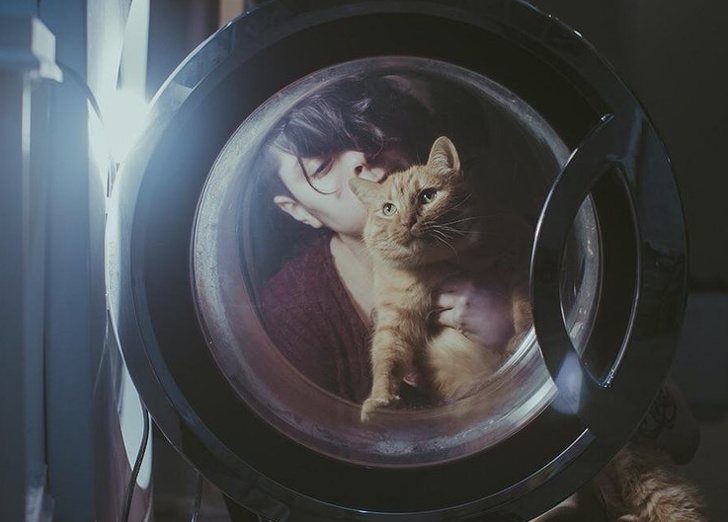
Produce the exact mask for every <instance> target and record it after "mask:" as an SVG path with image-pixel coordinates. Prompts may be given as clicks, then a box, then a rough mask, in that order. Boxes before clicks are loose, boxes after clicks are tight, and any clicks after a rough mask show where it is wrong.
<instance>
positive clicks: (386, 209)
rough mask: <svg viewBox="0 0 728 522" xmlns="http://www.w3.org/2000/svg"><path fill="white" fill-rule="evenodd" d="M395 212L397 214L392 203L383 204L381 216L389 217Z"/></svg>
mask: <svg viewBox="0 0 728 522" xmlns="http://www.w3.org/2000/svg"><path fill="white" fill-rule="evenodd" d="M395 212H397V207H395V206H394V204H393V203H385V204H384V205H382V214H384V215H385V216H391V215H393V214H394V213H395Z"/></svg>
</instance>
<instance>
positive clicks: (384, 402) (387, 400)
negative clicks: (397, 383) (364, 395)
mask: <svg viewBox="0 0 728 522" xmlns="http://www.w3.org/2000/svg"><path fill="white" fill-rule="evenodd" d="M398 401H399V397H397V396H396V395H395V396H393V397H369V398H368V399H367V400H365V401H364V403H363V404H362V405H361V421H362V422H369V419H370V416H371V413H372V412H373V411H376V410H381V409H383V408H389V407H391V406H393V405H395V404H396V403H397V402H398Z"/></svg>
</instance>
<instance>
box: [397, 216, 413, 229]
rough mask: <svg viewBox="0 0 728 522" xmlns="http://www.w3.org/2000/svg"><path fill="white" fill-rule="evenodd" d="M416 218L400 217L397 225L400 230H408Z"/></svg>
mask: <svg viewBox="0 0 728 522" xmlns="http://www.w3.org/2000/svg"><path fill="white" fill-rule="evenodd" d="M416 221H417V218H416V217H415V216H402V217H401V218H400V220H399V224H400V225H402V228H406V229H410V228H412V227H413V226H414V224H415V222H416Z"/></svg>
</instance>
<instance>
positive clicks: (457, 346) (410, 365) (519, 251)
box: [350, 136, 532, 420]
mask: <svg viewBox="0 0 728 522" xmlns="http://www.w3.org/2000/svg"><path fill="white" fill-rule="evenodd" d="M350 185H351V188H352V190H353V191H354V193H355V194H356V195H357V196H358V197H359V199H361V200H362V202H363V203H364V204H365V205H366V206H367V207H368V210H369V213H368V217H367V223H366V225H365V227H364V241H365V243H366V245H367V248H368V250H369V252H370V253H371V256H372V259H373V278H374V289H373V297H374V309H375V313H376V324H375V329H374V336H373V339H372V346H371V357H372V373H373V384H372V391H371V394H370V396H369V398H367V399H366V401H365V402H364V404H363V405H362V413H361V415H362V420H367V418H368V416H369V414H370V413H371V412H372V411H373V410H375V409H377V408H382V407H387V406H391V405H393V404H394V403H395V402H396V401H397V400H398V396H397V393H398V390H399V386H400V383H401V381H402V379H403V378H404V377H405V375H406V374H408V373H409V372H411V371H413V370H416V371H417V373H418V379H419V382H422V383H423V388H424V389H426V390H429V392H430V393H431V394H432V395H433V396H434V398H435V399H437V398H439V399H445V398H447V399H456V398H459V397H463V396H465V395H467V394H469V393H471V392H473V391H475V390H476V389H477V388H478V386H479V385H482V384H483V383H484V382H485V381H486V380H487V379H488V377H490V376H491V375H492V374H493V373H494V371H495V370H496V369H497V368H498V367H499V366H500V365H501V364H502V362H503V360H504V358H505V357H506V356H507V355H508V354H509V353H510V352H511V351H512V348H513V347H514V346H515V342H516V340H517V339H518V338H519V336H520V335H521V334H523V333H524V332H525V331H526V330H527V329H528V328H529V327H530V325H531V313H530V307H529V301H528V295H527V287H526V285H527V281H528V277H527V269H528V268H527V267H528V254H529V249H530V241H531V236H532V231H531V230H530V228H529V227H528V226H527V224H526V223H525V221H523V220H521V219H520V218H519V217H518V216H516V215H514V214H513V213H510V212H507V211H504V210H503V209H499V208H498V207H497V206H496V205H495V204H494V202H488V201H486V200H485V198H484V197H483V196H482V195H480V196H479V195H475V194H474V191H473V190H472V188H471V186H470V185H469V183H468V180H467V179H466V176H465V174H464V173H463V170H462V169H461V166H460V160H459V157H458V153H457V151H456V149H455V146H454V145H453V143H452V142H451V141H450V140H449V139H448V138H447V137H444V136H443V137H440V138H438V139H437V140H435V142H434V144H433V145H432V149H431V151H430V156H429V159H428V161H427V164H425V165H415V166H412V167H410V168H409V169H407V170H404V171H402V172H396V173H394V174H391V175H390V176H389V177H388V178H387V179H386V180H385V181H384V182H382V183H381V184H378V183H374V182H372V181H367V180H364V179H361V178H355V179H352V180H351V181H350ZM463 271H464V272H467V273H468V274H470V275H471V276H473V277H474V278H475V280H477V281H480V282H484V281H490V282H496V283H498V284H500V285H501V286H502V287H503V288H504V290H503V291H504V293H506V295H507V297H508V298H509V299H510V300H511V303H512V306H513V318H514V321H513V322H514V324H513V330H514V336H513V339H512V341H511V342H510V343H509V346H508V347H503V346H498V347H483V346H480V345H478V344H476V343H474V342H473V341H471V340H469V339H468V338H467V337H465V336H464V335H463V334H462V333H460V332H458V331H456V330H454V329H452V328H443V327H437V326H435V325H433V324H431V321H429V320H428V319H429V316H430V314H431V313H432V311H433V308H434V304H433V294H434V291H435V290H436V289H437V288H438V287H439V286H440V284H441V283H442V282H443V281H444V280H445V279H446V278H448V277H450V276H452V275H453V274H454V273H456V272H463Z"/></svg>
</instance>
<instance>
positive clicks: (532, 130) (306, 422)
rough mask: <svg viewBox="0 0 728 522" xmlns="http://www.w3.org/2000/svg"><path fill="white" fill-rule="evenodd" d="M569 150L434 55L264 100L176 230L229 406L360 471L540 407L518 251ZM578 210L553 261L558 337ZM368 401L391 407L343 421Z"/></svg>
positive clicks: (575, 315) (325, 75)
mask: <svg viewBox="0 0 728 522" xmlns="http://www.w3.org/2000/svg"><path fill="white" fill-rule="evenodd" d="M439 136H446V137H447V138H448V140H437V139H436V138H438V137H439ZM568 154H569V151H568V150H567V149H566V147H565V146H564V144H563V143H562V142H561V141H560V140H559V138H558V136H557V135H556V134H555V133H554V131H553V130H552V129H551V128H550V127H549V126H548V125H547V124H546V122H545V121H544V120H543V119H542V118H541V117H540V116H539V115H538V114H537V113H535V112H534V111H533V110H532V109H531V108H530V107H529V106H528V105H526V104H525V103H524V102H523V101H522V100H520V99H519V98H517V97H516V96H515V95H514V94H513V93H511V92H509V91H507V90H506V89H504V88H503V87H502V86H500V85H498V84H496V83H494V82H492V81H490V80H489V79H487V78H484V77H482V76H480V75H477V74H474V73H472V72H471V71H468V70H465V69H462V68H459V67H457V66H454V65H451V64H447V63H442V62H437V61H434V60H427V59H419V58H402V57H391V58H376V59H366V60H359V61H354V62H350V63H345V64H342V65H338V66H335V67H331V68H327V69H325V70H322V71H319V72H317V73H315V74H312V75H310V76H308V77H305V78H303V79H301V80H300V81H298V82H296V83H295V84H292V85H290V86H287V87H286V88H285V89H283V90H282V91H281V92H279V93H277V94H276V95H275V96H273V97H271V98H270V99H269V100H268V101H267V102H266V103H264V104H263V105H262V106H261V107H260V108H259V109H258V110H257V111H256V112H255V113H254V114H252V115H251V116H250V117H249V118H248V119H247V120H246V121H244V122H242V124H241V125H240V127H239V128H238V130H237V131H236V132H235V133H234V135H233V136H231V138H230V139H229V141H228V143H227V144H226V146H225V147H224V149H223V150H222V151H221V153H220V155H219V157H218V159H217V162H216V163H215V165H214V166H213V168H212V170H211V172H210V173H209V176H208V180H207V184H206V186H205V190H204V192H203V195H202V197H201V200H200V202H199V208H198V213H197V219H196V226H195V235H194V239H193V252H192V255H193V275H194V285H195V288H194V292H195V297H196V302H197V310H198V316H199V320H200V321H201V323H202V325H203V327H204V330H205V334H206V336H207V340H208V343H209V346H210V350H211V352H212V354H213V356H214V357H215V360H216V361H217V363H218V365H219V367H220V369H221V372H222V373H223V374H224V375H225V377H226V378H227V379H228V381H229V382H230V384H231V385H232V386H233V387H234V389H235V390H236V391H237V393H238V394H239V396H240V400H242V401H244V402H245V403H246V404H247V405H248V406H249V407H250V408H251V409H252V410H254V411H255V412H256V413H257V414H258V415H259V416H260V417H261V418H263V419H265V420H266V421H268V422H269V423H270V424H271V425H273V426H275V427H276V428H277V429H278V430H280V431H281V432H283V433H285V434H287V435H288V436H289V437H291V438H293V439H295V440H296V441H298V442H300V443H302V444H304V445H306V446H307V447H309V448H311V449H312V450H314V451H318V452H321V453H324V454H327V455H330V456H333V457H335V458H337V459H343V460H347V461H350V462H356V463H361V464H366V465H375V466H376V465H380V466H417V465H423V464H430V463H436V462H443V461H449V460H453V459H459V458H463V457H465V456H468V455H471V454H472V453H474V452H477V451H480V450H483V449H484V448H487V447H490V446H492V445H494V444H496V443H498V442H499V441H502V440H504V439H505V438H507V437H509V436H510V435H512V434H513V433H515V432H517V431H518V430H519V429H521V428H522V427H523V426H525V425H526V424H528V423H529V422H530V421H531V420H532V419H534V418H535V417H536V416H537V415H538V414H539V412H541V411H542V410H543V408H545V407H546V406H547V405H548V404H549V401H550V400H551V399H552V398H553V396H554V394H555V388H554V385H553V383H552V381H551V379H550V377H549V375H548V372H547V371H546V369H545V367H544V365H543V362H542V359H541V356H540V352H539V350H538V346H537V344H536V340H535V335H534V333H533V329H532V328H531V326H530V319H529V317H530V315H529V314H530V310H529V307H528V304H527V301H525V300H524V298H525V297H527V295H528V285H527V273H528V265H529V259H530V242H531V241H532V237H533V228H534V226H535V223H536V220H537V218H538V215H539V213H540V210H541V206H542V204H543V201H544V198H545V196H546V194H547V192H548V190H549V188H550V186H551V183H552V182H553V180H554V179H555V178H556V176H557V175H558V173H559V171H560V169H561V166H562V165H563V164H564V163H565V161H566V158H567V157H568ZM461 171H462V173H461ZM353 178H356V179H358V180H364V183H360V182H354V183H353V184H350V180H351V179H353ZM367 182H368V183H367ZM436 209H439V210H436ZM593 214H594V213H593V210H592V208H591V207H590V205H589V203H588V202H587V203H586V204H585V206H584V207H583V208H582V212H580V214H579V217H578V218H577V220H576V223H575V227H574V233H573V234H572V236H573V237H572V240H571V241H570V246H569V251H568V253H567V254H566V255H567V257H568V263H566V266H567V269H566V270H567V273H565V277H564V285H563V286H564V300H565V307H564V316H565V320H566V322H567V324H568V325H569V328H570V330H571V331H572V332H573V335H574V339H575V341H576V342H577V343H578V342H581V340H582V339H583V337H584V335H585V334H583V333H580V332H585V331H588V322H589V320H590V316H589V310H590V307H591V306H592V304H593V299H594V297H593V295H594V294H593V292H594V291H595V288H594V284H593V280H592V278H593V274H594V269H595V268H594V263H596V262H597V261H596V260H598V255H599V252H598V250H596V251H594V250H592V247H593V246H594V245H595V244H596V242H595V240H594V238H595V235H596V224H595V219H594V215H593ZM433 216H439V217H433ZM428 220H429V221H428ZM385 222H386V223H388V224H385ZM427 223H430V224H429V225H428V224H427ZM377 230H379V233H378V232H377ZM382 237H383V238H385V239H384V240H383V241H384V243H380V239H381V238H382ZM387 241H389V242H394V243H396V245H397V246H395V247H392V246H391V245H390V246H386V245H387ZM382 244H384V245H385V246H384V247H382V248H383V249H382V248H380V247H381V245H382ZM375 263H378V264H377V266H378V268H373V267H374V266H375ZM397 270H399V271H400V272H397ZM393 274H399V275H396V276H395V275H393ZM407 278H409V279H407ZM405 281H409V283H410V286H407V288H403V282H405ZM398 285H399V286H400V288H393V287H397V286H398ZM405 286H406V285H405ZM385 287H386V288H385ZM388 292H389V293H388ZM464 297H468V299H465V300H464V299H463V298H464ZM519 297H520V298H521V300H519V299H518V298H519ZM464 303H465V304H466V305H467V306H464ZM518 305H520V306H518ZM463 310H464V311H465V312H464V313H460V312H463ZM469 311H474V312H472V313H469ZM473 318H474V319H473ZM447 350H449V351H447ZM443 354H445V355H443ZM372 359H373V360H374V361H375V364H374V365H373V364H372ZM373 383H380V384H381V383H384V385H385V386H384V388H377V385H376V384H373ZM387 386H389V388H387ZM373 387H374V388H373ZM385 388H386V389H387V390H389V391H388V392H387V393H389V394H390V395H389V397H390V398H391V396H394V395H396V396H397V399H396V400H394V401H390V402H391V403H390V402H387V401H379V402H372V401H370V402H369V403H367V404H369V406H371V409H370V411H369V415H368V416H367V417H366V418H365V419H362V403H363V402H364V401H365V399H367V398H368V397H370V394H372V396H373V398H381V397H382V396H383V395H382V394H381V393H380V392H381V389H385ZM378 390H379V391H378ZM385 395H386V394H385Z"/></svg>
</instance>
